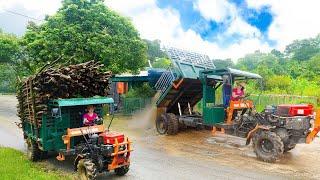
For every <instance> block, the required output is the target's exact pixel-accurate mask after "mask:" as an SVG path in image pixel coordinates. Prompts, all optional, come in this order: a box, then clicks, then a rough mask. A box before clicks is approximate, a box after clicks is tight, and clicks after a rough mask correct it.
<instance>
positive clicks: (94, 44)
mask: <svg viewBox="0 0 320 180" xmlns="http://www.w3.org/2000/svg"><path fill="white" fill-rule="evenodd" d="M22 45H23V46H24V47H25V49H26V53H27V55H28V58H29V59H28V63H29V65H30V66H31V67H34V66H35V67H36V68H33V69H34V71H35V69H39V68H40V67H42V66H43V65H44V64H46V63H47V62H52V61H55V60H56V59H59V58H60V60H59V62H60V63H64V64H70V63H81V62H85V61H89V60H96V61H101V62H103V63H104V64H105V65H106V68H107V69H109V70H112V71H113V73H121V72H127V71H128V72H133V73H136V72H138V70H139V69H140V68H142V67H144V66H145V64H146V45H145V43H144V42H143V41H142V40H141V39H140V37H139V34H138V32H137V30H136V29H135V28H134V26H133V25H132V23H131V22H130V20H129V19H128V18H125V17H121V16H120V15H118V14H117V13H115V12H113V11H111V10H110V9H109V8H107V7H106V6H105V5H104V4H103V1H102V0H64V1H63V2H62V8H60V9H59V10H58V12H57V13H56V14H55V15H53V16H48V17H46V20H45V22H44V23H43V24H41V25H39V26H38V25H36V24H34V23H31V24H29V26H28V27H27V32H26V34H25V35H24V37H23V42H22Z"/></svg>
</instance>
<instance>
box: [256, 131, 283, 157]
mask: <svg viewBox="0 0 320 180" xmlns="http://www.w3.org/2000/svg"><path fill="white" fill-rule="evenodd" d="M252 142H253V149H254V152H255V153H256V155H257V157H258V159H260V160H262V161H265V162H269V163H273V162H275V161H276V160H278V159H280V158H281V156H282V155H283V151H284V145H283V142H282V141H281V138H280V137H279V136H278V135H277V134H276V133H274V132H271V131H258V132H256V133H255V135H254V136H253V141H252Z"/></svg>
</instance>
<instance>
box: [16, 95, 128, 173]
mask: <svg viewBox="0 0 320 180" xmlns="http://www.w3.org/2000/svg"><path fill="white" fill-rule="evenodd" d="M88 105H93V106H94V107H95V112H96V113H97V114H98V116H99V117H100V120H99V119H98V120H96V121H95V123H94V125H92V126H84V125H83V118H82V117H83V115H84V114H85V113H86V108H87V106H88ZM112 108H113V99H112V98H108V97H92V98H72V99H56V100H52V101H50V103H49V104H48V112H47V113H45V114H43V115H42V124H41V126H40V127H37V126H35V125H34V124H33V123H30V122H29V121H27V120H26V121H23V123H22V128H23V132H24V138H25V140H26V142H27V146H28V151H27V152H28V157H29V158H30V159H31V160H32V161H37V160H39V159H41V158H44V155H45V154H47V152H54V153H57V154H58V156H57V159H58V160H59V161H63V160H65V158H66V157H67V156H70V157H75V160H74V169H75V170H76V171H78V173H79V177H80V179H95V178H96V176H97V174H98V173H103V172H107V171H112V170H114V172H115V173H116V174H117V175H124V174H126V173H127V172H128V170H129V166H130V159H129V158H130V152H131V151H132V149H131V142H130V141H129V139H128V138H126V137H125V136H124V134H122V133H117V132H110V131H109V127H110V124H109V126H108V128H105V126H104V125H103V120H102V118H103V117H104V116H105V115H106V114H107V113H108V114H109V113H110V112H111V109H112ZM111 121H112V120H111ZM110 123H111V122H110Z"/></svg>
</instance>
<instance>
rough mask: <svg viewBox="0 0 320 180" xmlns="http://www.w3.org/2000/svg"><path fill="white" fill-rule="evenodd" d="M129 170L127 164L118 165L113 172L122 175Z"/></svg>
mask: <svg viewBox="0 0 320 180" xmlns="http://www.w3.org/2000/svg"><path fill="white" fill-rule="evenodd" d="M128 171H129V165H127V166H122V167H119V168H117V169H115V170H114V172H115V173H116V175H118V176H123V175H125V174H127V172H128Z"/></svg>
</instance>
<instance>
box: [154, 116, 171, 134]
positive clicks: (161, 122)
mask: <svg viewBox="0 0 320 180" xmlns="http://www.w3.org/2000/svg"><path fill="white" fill-rule="evenodd" d="M156 128H157V131H158V133H159V134H161V135H163V134H166V133H167V131H168V123H167V117H166V115H165V114H161V116H160V117H158V118H157V119H156Z"/></svg>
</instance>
